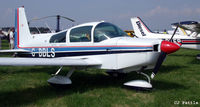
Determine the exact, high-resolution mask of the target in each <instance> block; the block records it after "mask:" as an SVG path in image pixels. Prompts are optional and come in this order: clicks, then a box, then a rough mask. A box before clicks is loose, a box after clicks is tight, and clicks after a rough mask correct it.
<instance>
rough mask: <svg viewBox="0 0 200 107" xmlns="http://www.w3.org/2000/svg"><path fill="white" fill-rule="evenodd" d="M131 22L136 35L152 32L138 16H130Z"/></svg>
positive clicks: (141, 35) (145, 34) (140, 35)
mask: <svg viewBox="0 0 200 107" xmlns="http://www.w3.org/2000/svg"><path fill="white" fill-rule="evenodd" d="M131 23H132V26H133V30H134V32H135V35H136V36H137V37H143V36H147V35H148V34H150V33H152V32H151V30H150V29H149V28H148V27H147V26H146V24H145V23H144V22H143V21H142V20H141V19H140V18H139V17H134V18H131Z"/></svg>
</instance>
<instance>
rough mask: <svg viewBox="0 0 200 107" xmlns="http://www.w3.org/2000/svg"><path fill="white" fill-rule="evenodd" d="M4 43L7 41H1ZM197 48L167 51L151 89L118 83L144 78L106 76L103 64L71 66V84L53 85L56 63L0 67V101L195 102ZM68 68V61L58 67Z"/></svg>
mask: <svg viewBox="0 0 200 107" xmlns="http://www.w3.org/2000/svg"><path fill="white" fill-rule="evenodd" d="M3 46H5V47H6V46H8V45H7V44H6V43H5V42H4V43H3ZM198 53H200V51H196V50H186V49H181V50H179V51H178V52H176V53H173V54H171V55H169V56H168V57H167V59H166V60H165V62H164V64H163V65H162V67H161V69H160V72H159V73H158V74H157V75H156V77H155V78H154V79H153V80H152V84H153V86H154V89H153V90H152V91H147V92H139V91H134V90H131V89H128V88H126V87H124V86H123V85H122V84H123V83H124V82H127V81H130V80H133V79H137V78H143V77H142V76H140V75H137V74H136V73H134V72H133V73H130V74H128V75H127V76H126V77H125V78H121V79H119V78H112V77H110V76H108V75H107V74H106V73H105V72H104V71H102V70H96V69H88V70H87V71H84V70H80V71H75V72H74V74H73V75H72V77H71V79H72V81H73V84H72V85H71V86H70V87H67V88H63V89H57V88H54V87H51V86H50V85H49V84H48V83H47V81H46V80H47V79H49V78H50V77H51V75H50V74H52V73H54V72H55V71H56V70H57V69H58V67H51V66H48V67H42V66H37V67H0V107H5V106H11V107H13V106H30V107H32V106H45V107H46V106H47V107H55V106H59V107H62V106H65V107H82V106H83V107H104V106H105V107H176V106H180V107H182V106H184V107H187V106H189V107H190V106H200V60H197V59H196V54H198ZM68 70H69V68H67V67H66V68H64V69H63V71H68ZM146 72H149V74H150V73H151V71H146ZM62 73H63V74H66V72H62ZM185 101H189V102H190V103H191V101H192V103H193V104H182V103H183V102H185ZM174 103H179V104H174ZM185 103H186V102H185ZM194 103H199V104H194Z"/></svg>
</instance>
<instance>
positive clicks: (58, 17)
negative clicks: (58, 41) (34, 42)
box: [28, 15, 75, 32]
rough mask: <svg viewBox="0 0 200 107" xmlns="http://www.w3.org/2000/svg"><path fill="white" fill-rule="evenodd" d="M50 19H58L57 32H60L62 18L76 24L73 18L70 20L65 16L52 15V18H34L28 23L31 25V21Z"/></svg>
mask: <svg viewBox="0 0 200 107" xmlns="http://www.w3.org/2000/svg"><path fill="white" fill-rule="evenodd" d="M49 17H57V29H56V32H59V31H60V18H63V19H67V20H69V21H71V22H75V20H73V19H71V18H68V17H65V16H61V15H52V16H46V17H42V18H33V19H32V20H30V21H28V23H30V22H31V21H34V20H42V19H46V18H49Z"/></svg>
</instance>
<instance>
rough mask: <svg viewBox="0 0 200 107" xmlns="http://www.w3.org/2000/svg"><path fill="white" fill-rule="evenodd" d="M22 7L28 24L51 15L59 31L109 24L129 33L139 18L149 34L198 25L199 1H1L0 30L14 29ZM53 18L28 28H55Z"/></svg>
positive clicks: (36, 22) (35, 23) (199, 14)
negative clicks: (183, 24) (177, 25)
mask: <svg viewBox="0 0 200 107" xmlns="http://www.w3.org/2000/svg"><path fill="white" fill-rule="evenodd" d="M20 6H24V7H25V11H26V16H27V19H28V20H31V19H33V18H41V17H45V16H51V15H58V14H59V15H62V16H66V17H69V18H72V19H74V20H75V21H76V22H74V23H72V22H70V21H68V20H64V19H61V29H65V28H69V27H71V26H73V25H77V24H82V23H85V22H93V21H102V20H104V21H106V22H110V23H113V24H115V25H117V26H119V27H120V28H122V29H123V30H132V29H133V28H132V25H131V21H130V18H131V17H135V16H139V17H140V18H141V19H142V20H143V21H144V22H145V23H146V25H147V26H148V27H149V28H150V29H151V30H153V31H155V30H164V29H168V30H169V29H171V23H175V22H180V21H191V20H193V21H200V0H1V3H0V13H1V15H0V27H10V26H14V20H15V9H16V8H18V7H20ZM55 19H56V18H49V19H44V20H40V21H32V22H31V23H30V26H37V27H40V26H43V27H46V26H49V27H50V28H51V29H55V28H56V20H55Z"/></svg>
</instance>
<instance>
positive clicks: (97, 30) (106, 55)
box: [0, 7, 180, 89]
mask: <svg viewBox="0 0 200 107" xmlns="http://www.w3.org/2000/svg"><path fill="white" fill-rule="evenodd" d="M15 16H16V20H15V49H13V50H1V51H0V52H2V53H3V52H6V53H7V52H14V53H16V57H15V58H12V57H10V58H6V57H5V58H2V57H1V58H0V65H1V66H3V65H9V66H37V65H42V66H60V68H59V70H58V71H57V72H56V73H55V74H54V76H53V77H52V78H50V79H49V80H48V82H49V83H50V84H59V85H67V84H72V81H71V80H70V76H71V75H72V73H73V71H74V70H75V69H76V68H79V67H95V68H97V69H106V70H110V71H113V72H115V73H118V72H119V73H121V72H122V73H128V72H131V71H138V72H139V73H140V74H142V75H145V76H146V77H147V78H148V82H147V81H143V80H137V81H131V82H127V83H124V85H126V86H132V87H136V88H145V89H151V88H152V85H151V83H150V77H149V76H148V75H146V74H144V73H143V72H141V70H146V69H154V70H153V72H152V75H151V78H153V77H154V76H155V74H156V73H157V72H158V69H159V68H160V66H161V64H162V62H163V60H164V59H165V57H166V55H167V54H169V53H172V52H175V51H177V50H178V49H179V48H180V46H178V45H177V44H175V43H172V42H169V41H162V40H147V39H132V38H131V37H129V36H127V34H126V33H125V32H124V31H122V30H121V29H120V28H118V27H117V26H115V25H113V24H111V23H107V22H90V23H85V24H81V25H77V26H74V27H72V28H70V29H67V30H63V31H60V32H57V33H46V34H30V31H29V26H28V24H27V19H26V15H25V11H24V7H20V8H17V9H16V15H15ZM63 66H70V67H72V69H71V70H70V71H69V72H68V74H67V76H59V75H58V73H59V72H60V71H61V69H62V67H63Z"/></svg>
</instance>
